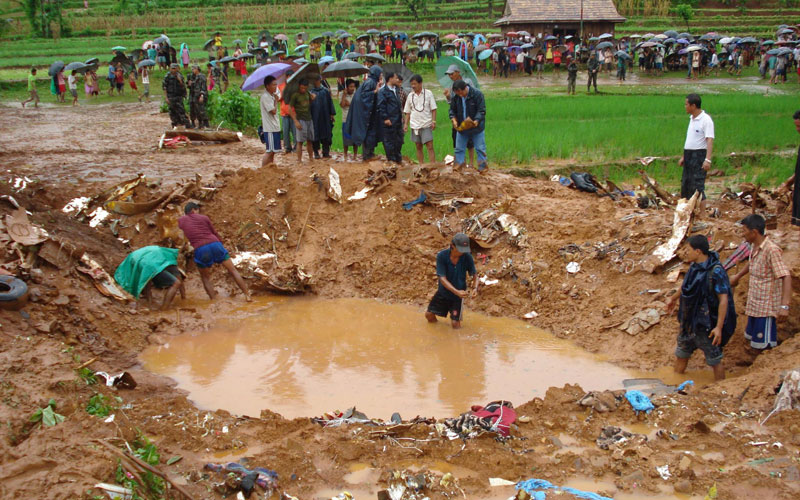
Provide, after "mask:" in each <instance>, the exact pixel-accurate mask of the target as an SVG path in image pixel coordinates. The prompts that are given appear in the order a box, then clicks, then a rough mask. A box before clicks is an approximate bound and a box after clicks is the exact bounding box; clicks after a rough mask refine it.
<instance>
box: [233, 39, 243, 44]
mask: <svg viewBox="0 0 800 500" xmlns="http://www.w3.org/2000/svg"><path fill="white" fill-rule="evenodd" d="M231 43H232V44H234V45H236V44H239V45H241V44H242V41H241V40H239V39H238V38H237V39H236V40H234V41H232V42H231Z"/></svg>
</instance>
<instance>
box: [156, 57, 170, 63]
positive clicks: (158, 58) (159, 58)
mask: <svg viewBox="0 0 800 500" xmlns="http://www.w3.org/2000/svg"><path fill="white" fill-rule="evenodd" d="M156 61H158V62H160V63H165V62H167V58H166V56H158V57H157V58H156Z"/></svg>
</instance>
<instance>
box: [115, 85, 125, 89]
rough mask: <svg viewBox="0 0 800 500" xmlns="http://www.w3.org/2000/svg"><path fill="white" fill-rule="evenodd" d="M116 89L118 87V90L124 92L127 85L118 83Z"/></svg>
mask: <svg viewBox="0 0 800 500" xmlns="http://www.w3.org/2000/svg"><path fill="white" fill-rule="evenodd" d="M116 87H117V90H122V89H124V88H125V84H124V83H117V85H116Z"/></svg>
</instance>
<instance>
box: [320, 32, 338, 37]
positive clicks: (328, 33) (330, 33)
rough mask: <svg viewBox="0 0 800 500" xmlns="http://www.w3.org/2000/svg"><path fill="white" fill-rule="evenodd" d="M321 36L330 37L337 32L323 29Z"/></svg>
mask: <svg viewBox="0 0 800 500" xmlns="http://www.w3.org/2000/svg"><path fill="white" fill-rule="evenodd" d="M320 36H327V37H329V38H330V37H332V36H336V33H334V32H332V31H323V32H322V35H320Z"/></svg>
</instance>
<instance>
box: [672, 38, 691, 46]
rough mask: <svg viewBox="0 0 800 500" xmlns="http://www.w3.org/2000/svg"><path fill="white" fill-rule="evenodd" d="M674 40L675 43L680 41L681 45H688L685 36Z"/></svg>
mask: <svg viewBox="0 0 800 500" xmlns="http://www.w3.org/2000/svg"><path fill="white" fill-rule="evenodd" d="M675 42H676V43H681V44H683V45H689V40H687V39H685V38H678V39H677V40H675Z"/></svg>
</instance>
